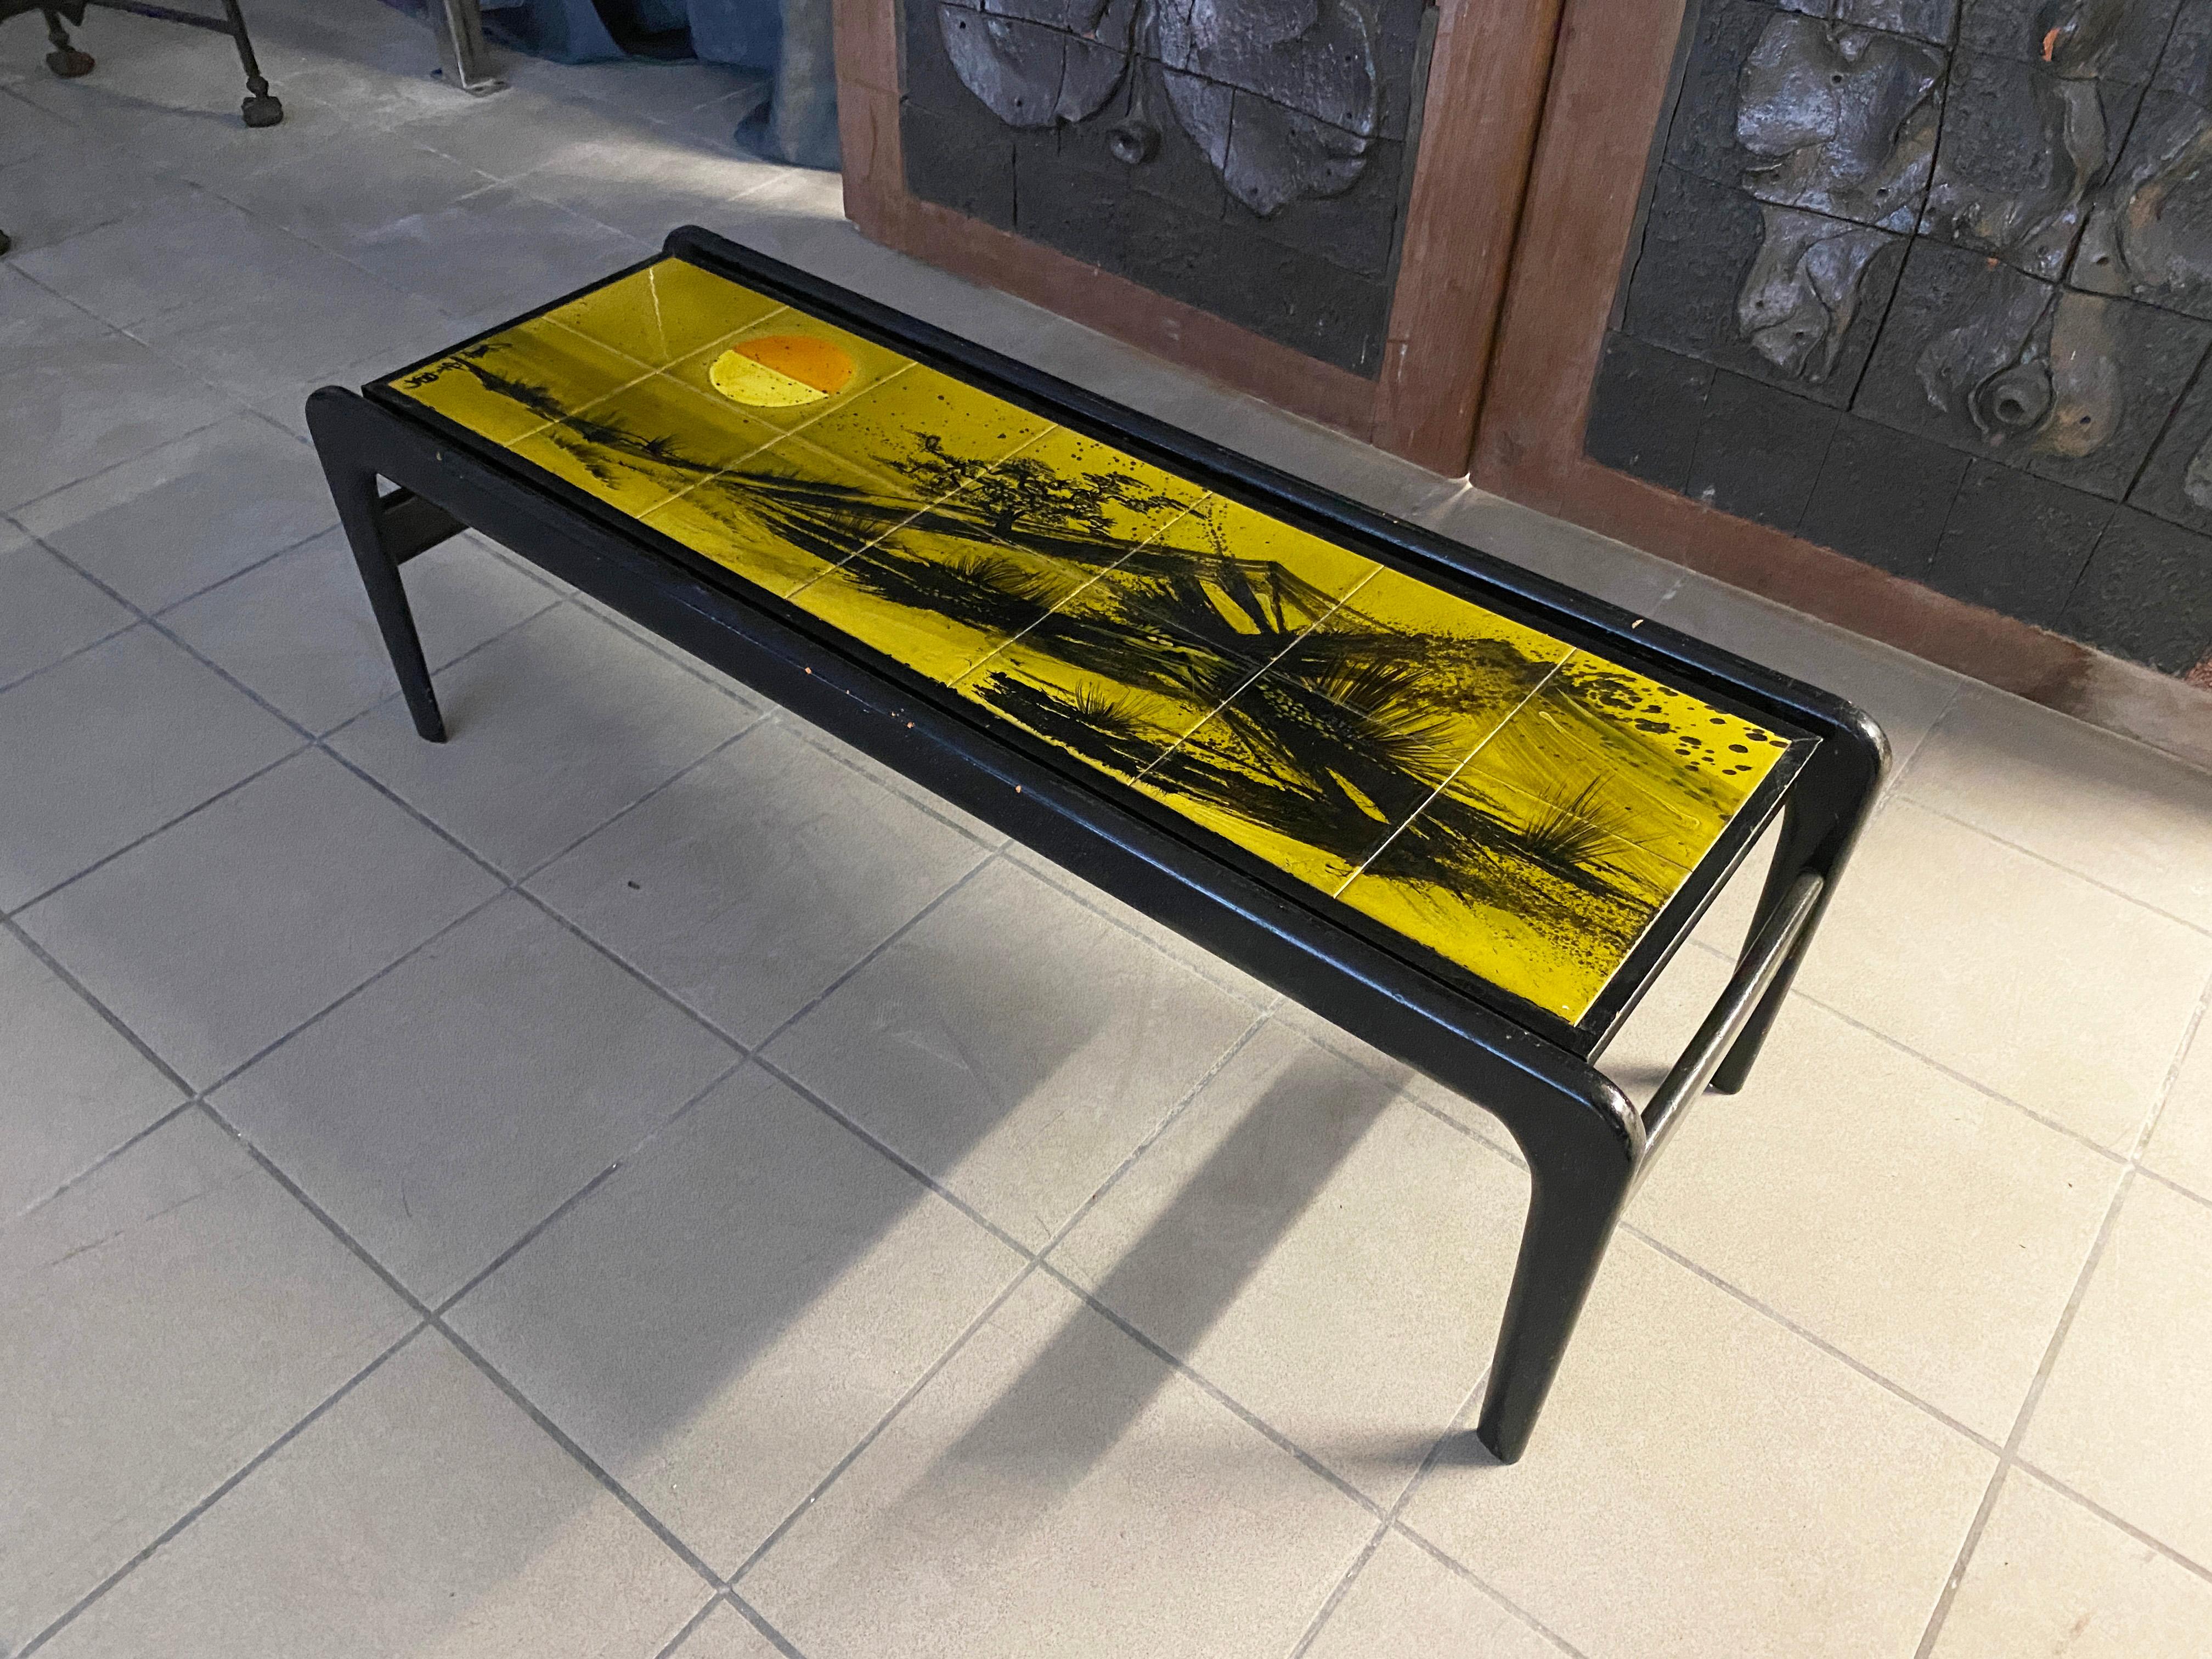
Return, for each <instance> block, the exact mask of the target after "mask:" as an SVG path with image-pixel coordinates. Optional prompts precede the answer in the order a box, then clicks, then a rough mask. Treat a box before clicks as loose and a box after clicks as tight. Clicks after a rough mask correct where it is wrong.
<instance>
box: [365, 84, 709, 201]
mask: <svg viewBox="0 0 2212 1659" xmlns="http://www.w3.org/2000/svg"><path fill="white" fill-rule="evenodd" d="M639 125H640V124H639V123H638V122H636V121H635V120H625V119H623V118H622V116H621V115H620V113H619V112H617V111H614V110H610V109H606V108H602V107H600V106H596V105H591V104H580V103H578V102H577V101H576V100H564V99H560V98H552V97H548V96H547V95H546V94H544V93H542V92H535V91H532V89H530V88H527V87H519V86H512V85H511V86H509V87H508V88H507V91H506V92H504V93H502V94H500V96H499V97H498V98H497V99H496V100H491V99H476V98H468V99H454V100H451V101H450V102H448V103H447V104H444V105H441V106H439V107H437V108H435V109H430V110H426V111H424V112H422V113H421V114H419V115H417V116H416V118H414V119H412V120H410V121H409V122H408V123H407V124H406V125H404V127H399V128H396V129H394V131H397V132H398V134H399V135H400V136H402V137H406V138H408V139H410V141H412V142H413V143H418V144H422V145H424V146H426V147H427V148H428V149H435V150H436V151H437V152H438V153H439V154H440V155H446V156H449V157H451V158H452V159H453V160H454V161H459V162H462V163H464V164H465V165H467V166H469V167H474V168H475V169H477V171H478V172H479V173H488V174H489V175H490V176H491V177H492V178H495V179H501V180H512V179H517V178H520V176H522V175H523V174H524V173H531V172H534V171H535V170H536V169H538V167H544V166H545V165H546V164H547V163H548V162H550V161H554V160H556V159H557V158H558V157H559V155H560V154H561V152H562V150H564V149H567V148H568V147H569V146H570V145H572V144H577V143H594V142H596V143H621V142H623V141H624V140H626V139H633V138H635V137H636V136H637V133H638V129H639ZM669 228H673V227H669Z"/></svg>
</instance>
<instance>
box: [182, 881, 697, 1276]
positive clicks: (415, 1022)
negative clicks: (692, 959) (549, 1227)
mask: <svg viewBox="0 0 2212 1659" xmlns="http://www.w3.org/2000/svg"><path fill="white" fill-rule="evenodd" d="M736 1059H737V1055H736V1054H735V1052H734V1051H733V1050H732V1049H731V1048H729V1047H728V1046H727V1045H726V1044H725V1043H723V1042H720V1040H719V1039H717V1038H715V1037H714V1036H713V1035H712V1034H711V1033H709V1032H708V1031H707V1030H703V1029H702V1027H700V1026H699V1025H698V1024H696V1022H695V1021H693V1020H691V1019H690V1018H688V1017H686V1016H685V1015H684V1014H683V1013H681V1012H678V1010H676V1009H674V1008H671V1007H670V1006H668V1004H666V1003H665V1002H664V1001H663V1000H661V999H660V998H659V997H658V996H656V995H654V994H653V993H652V992H651V991H649V990H647V988H646V987H643V986H641V985H640V984H639V983H638V982H637V981H635V980H634V979H632V978H631V977H630V976H629V975H628V974H625V973H624V972H623V970H622V969H619V968H617V967H616V966H615V965H614V964H613V963H611V962H609V961H608V960H607V959H606V958H605V957H603V956H601V955H600V954H599V952H598V951H595V950H593V949H592V947H591V946H590V945H586V943H584V941H582V940H581V939H577V938H576V937H575V936H574V934H573V933H569V932H568V930H567V929H566V928H564V927H562V926H561V925H560V924H559V923H558V922H556V921H551V920H550V919H549V918H548V917H546V916H545V915H544V914H543V913H542V912H540V911H539V910H538V908H536V907H535V906H534V905H532V904H531V903H530V902H528V901H527V900H525V899H522V898H519V897H510V898H506V899H501V900H499V901H497V902H495V903H493V904H492V905H490V906H489V907H488V908H485V909H483V910H482V911H480V912H478V913H477V915H474V916H472V917H471V918H470V919H469V920H468V921H465V922H464V923H463V924H462V925H461V926H459V927H456V928H453V930H452V931H450V932H449V933H445V934H443V935H441V937H439V938H438V939H434V940H433V941H431V943H429V944H428V945H426V946H424V947H423V948H422V950H420V951H416V953H415V954H414V955H413V956H411V957H409V958H407V960H406V961H404V963H401V964H400V965H399V966H398V967H397V968H395V969H392V972H390V973H388V974H386V975H384V976H383V977H382V978H380V979H379V980H376V981H374V982H373V983H371V984H370V985H369V986H368V987H367V988H365V989H364V990H362V992H361V993H360V994H358V995H356V996H354V997H351V998H349V999H348V1000H346V1001H344V1002H343V1003H341V1004H340V1005H339V1006H337V1008H335V1009H333V1010H332V1011H331V1012H330V1013H329V1014H328V1015H326V1016H325V1018H322V1019H320V1020H318V1021H317V1022H316V1023H315V1024H313V1025H311V1026H309V1027H308V1028H307V1030H303V1031H301V1032H300V1033H298V1034H297V1035H295V1036H294V1037H292V1038H291V1040H290V1041H289V1042H285V1043H284V1044H283V1045H282V1046H281V1047H279V1048H276V1049H275V1050H273V1051H272V1052H270V1054H266V1055H264V1057H263V1058H262V1059H261V1060H258V1061H256V1062H255V1063H254V1064H253V1065H252V1066H250V1067H248V1068H247V1069H246V1072H244V1073H242V1074H240V1076H239V1077H238V1078H237V1079H235V1080H234V1081H233V1082H230V1083H228V1084H226V1085H224V1086H223V1087H222V1089H220V1090H218V1091H216V1093H215V1095H214V1096H213V1097H211V1100H212V1103H213V1104H214V1105H215V1107H216V1109H217V1110H219V1111H221V1112H222V1115H224V1117H225V1118H226V1119H227V1120H228V1121H230V1122H232V1123H234V1124H236V1125H237V1126H238V1127H239V1128H240V1130H241V1131H242V1132H243V1133H245V1134H246V1135H247V1136H248V1137H250V1138H251V1139H252V1141H253V1142H254V1144H255V1145H256V1146H259V1147H261V1148H262V1150H263V1151H264V1152H267V1153H268V1154H269V1156H270V1158H273V1159H275V1160H276V1164H278V1165H279V1166H280V1167H281V1168H283V1170H285V1172H286V1173H287V1174H289V1176H292V1178H293V1179H294V1180H295V1181H297V1182H299V1183H300V1185H301V1187H302V1188H304V1189H305V1190H306V1191H307V1193H308V1194H309V1195H310V1196H311V1197H313V1199H314V1200H315V1201H316V1202H317V1203H319V1204H320V1205H321V1206H323V1207H324V1208H325V1210H327V1211H328V1212H330V1213H331V1215H332V1216H333V1217H334V1218H336V1219H337V1222H338V1224H339V1225H341V1226H343V1227H344V1228H345V1229H346V1231H348V1232H349V1234H351V1235H352V1236H353V1237H355V1238H356V1239H358V1240H359V1241H360V1242H361V1243H362V1245H363V1246H364V1247H365V1248H366V1249H368V1251H369V1252H370V1253H371V1254H372V1255H374V1256H375V1258H376V1259H377V1260H378V1261H380V1262H382V1263H383V1264H384V1265H385V1266H386V1267H387V1268H389V1269H390V1270H391V1271H392V1273H393V1274H394V1275H395V1276H396V1277H397V1278H398V1279H400V1280H401V1281H402V1282H404V1284H406V1285H408V1286H409V1287H410V1288H411V1289H412V1290H414V1291H416V1294H417V1295H420V1296H422V1297H424V1298H425V1299H426V1300H428V1301H433V1302H435V1301H439V1300H442V1299H443V1298H445V1297H449V1296H451V1295H452V1294H453V1292H454V1291H457V1290H459V1288H460V1287H461V1285H463V1284H465V1282H466V1281H467V1280H468V1279H469V1278H470V1276H471V1274H473V1273H477V1272H478V1271H480V1270H481V1269H482V1268H483V1267H485V1266H487V1265H488V1264H489V1263H490V1262H491V1261H493V1260H494V1259H495V1257H496V1256H497V1255H499V1253H500V1252H501V1250H503V1249H506V1248H507V1246H508V1245H510V1244H512V1243H514V1242H515V1240H517V1239H518V1238H520V1237H521V1236H522V1235H523V1234H524V1233H525V1232H526V1231H528V1230H529V1229H530V1228H531V1227H532V1226H533V1225H536V1224H537V1223H538V1222H539V1221H542V1220H543V1219H544V1218H545V1217H546V1216H548V1215H550V1214H551V1213H552V1212H553V1211H554V1210H555V1209H556V1208H557V1207H558V1206H560V1205H561V1204H562V1202H563V1201H564V1200H567V1199H568V1198H569V1197H570V1196H571V1195H572V1194H574V1193H575V1192H576V1191H577V1190H578V1189H579V1188H581V1187H582V1186H583V1184H584V1183H585V1182H586V1181H589V1180H590V1179H591V1178H592V1176H596V1175H598V1174H599V1172H600V1171H601V1170H605V1169H606V1168H607V1167H608V1165H610V1164H613V1163H614V1162H615V1161H617V1159H619V1158H622V1157H623V1155H624V1154H625V1153H627V1152H629V1150H630V1149H631V1148H632V1147H634V1146H636V1145H637V1144H638V1143H639V1142H640V1141H641V1140H643V1139H645V1138H646V1137H647V1136H648V1135H650V1134H652V1133H653V1131H655V1130H656V1129H658V1128H659V1127H660V1126H661V1125H662V1124H664V1123H665V1122H666V1121H668V1120H669V1119H670V1118H671V1117H672V1116H673V1115H675V1114H676V1113H677V1112H678V1111H679V1110H680V1109H682V1108H683V1107H684V1104H685V1103H687V1102H689V1101H690V1100H691V1099H693V1098H694V1097H696V1096H697V1095H698V1094H699V1093H700V1092H701V1091H702V1090H704V1089H705V1088H706V1087H707V1086H708V1085H709V1084H711V1083H713V1082H714V1080H715V1079H716V1078H717V1077H718V1076H720V1074H721V1073H722V1072H723V1071H725V1070H726V1068H727V1067H728V1066H730V1065H731V1064H732V1062H734V1061H735V1060H736Z"/></svg>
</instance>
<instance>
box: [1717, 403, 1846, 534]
mask: <svg viewBox="0 0 2212 1659" xmlns="http://www.w3.org/2000/svg"><path fill="white" fill-rule="evenodd" d="M1839 418H1840V416H1838V414H1837V412H1836V411H1835V410H1832V409H1823V408H1822V407H1821V406H1820V404H1814V403H1808V402H1807V401H1806V400H1805V399H1804V398H1793V397H1791V396H1790V394H1789V393H1788V392H1783V391H1780V390H1778V389H1777V388H1775V387H1773V386H1764V385H1761V384H1760V383H1759V381H1757V380H1746V379H1744V378H1743V376H1741V374H1716V375H1714V376H1713V384H1712V388H1711V391H1710V392H1708V393H1707V394H1706V398H1705V424H1704V425H1703V426H1702V427H1700V428H1699V431H1698V442H1697V447H1696V450H1695V451H1694V452H1693V453H1692V456H1691V459H1690V477H1689V482H1688V483H1687V484H1686V486H1685V488H1684V490H1683V493H1684V494H1685V495H1688V496H1689V497H1690V498H1691V499H1692V500H1693V501H1703V502H1705V504H1706V505H1707V506H1708V507H1718V508H1720V510H1721V511H1722V512H1723V513H1734V514H1735V516H1736V517H1737V518H1740V519H1750V520H1754V521H1755V522H1757V523H1759V524H1766V525H1772V526H1774V527H1775V528H1776V529H1778V530H1795V529H1796V527H1797V520H1799V519H1800V518H1801V517H1802V515H1803V513H1804V511H1805V503H1806V501H1808V500H1809V499H1810V498H1811V495H1812V493H1813V483H1814V479H1816V478H1817V477H1819V476H1820V463H1821V460H1822V459H1823V458H1824V457H1825V456H1826V453H1827V448H1828V441H1829V439H1830V438H1831V437H1832V435H1834V433H1835V429H1836V422H1837V421H1838V419H1839Z"/></svg>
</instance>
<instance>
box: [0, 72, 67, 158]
mask: <svg viewBox="0 0 2212 1659" xmlns="http://www.w3.org/2000/svg"><path fill="white" fill-rule="evenodd" d="M75 138H76V129H75V128H73V127H72V126H70V124H69V123H68V122H66V121H64V120H63V119H62V118H60V117H58V116H56V115H50V114H48V113H47V112H46V111H45V110H42V109H40V107H39V106H37V105H36V104H33V103H31V102H29V101H27V100H25V99H23V98H21V97H20V96H18V95H17V94H16V92H15V89H14V88H8V89H5V90H0V163H6V162H11V161H21V160H23V159H24V158H25V157H26V156H31V155H43V154H45V153H46V151H48V150H51V149H56V148H58V147H62V146H66V145H67V144H69V143H71V142H72V141H74V140H75Z"/></svg>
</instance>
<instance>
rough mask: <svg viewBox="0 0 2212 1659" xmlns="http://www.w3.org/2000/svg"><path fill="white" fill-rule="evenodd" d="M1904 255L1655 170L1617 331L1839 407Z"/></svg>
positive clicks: (1871, 236) (1876, 235) (1816, 220)
mask: <svg viewBox="0 0 2212 1659" xmlns="http://www.w3.org/2000/svg"><path fill="white" fill-rule="evenodd" d="M1904 252H1905V239H1904V238H1903V237H1901V236H1893V235H1891V234H1888V233H1887V232H1886V231H1881V230H1875V229H1872V228H1869V227H1866V226H1863V225H1853V224H1848V223H1845V222H1844V221H1842V220H1838V219H1831V218H1827V217H1825V216H1821V215H1819V214H1812V213H1802V212H1799V211H1797V210H1794V209H1790V208H1779V207H1775V206H1773V205H1771V204H1766V203H1760V202H1755V201H1753V200H1752V199H1751V197H1748V196H1747V195H1745V194H1744V193H1743V192H1742V191H1739V190H1732V189H1730V188H1729V187H1728V186H1726V185H1716V184H1713V183H1712V182H1711V181H1710V180H1708V179H1700V178H1698V177H1696V176H1695V175H1693V174H1691V173H1683V172H1680V171H1679V170H1677V169H1675V168H1673V167H1662V169H1661V170H1660V174H1659V179H1658V181H1657V185H1656V189H1655V190H1654V191H1653V195H1652V200H1651V210H1650V214H1649V215H1648V216H1647V217H1646V220H1645V223H1644V246H1643V249H1642V252H1641V253H1640V254H1639V256H1638V259H1637V262H1636V271H1635V275H1634V276H1633V278H1632V282H1631V284H1630V287H1629V291H1628V307H1627V313H1626V317H1625V319H1624V327H1625V328H1626V331H1627V332H1628V333H1631V334H1633V335H1634V336H1636V337H1638V339H1641V340H1645V341H1648V342H1649V343H1651V344H1653V345H1660V346H1665V347H1667V348H1668V349H1669V350H1674V351H1680V352H1684V353H1686V354H1687V355H1689V356H1694V357H1703V358H1705V360H1706V361H1707V362H1711V363H1713V364H1715V365H1716V366H1717V367H1719V368H1729V369H1734V370H1735V371H1736V372H1737V373H1739V374H1748V375H1751V376H1753V377H1754V378H1756V379H1759V380H1769V381H1771V382H1773V383H1775V384H1777V385H1779V386H1788V387H1790V389H1791V390H1792V391H1794V392H1796V393H1797V394H1798V395H1799V396H1802V397H1805V398H1813V399H1814V400H1816V401H1818V402H1820V403H1825V404H1833V405H1836V406H1838V407H1841V406H1842V405H1844V404H1848V403H1849V402H1850V398H1851V393H1852V391H1853V389H1854V388H1855V387H1856V386H1857V384H1858V379H1859V375H1860V374H1861V373H1862V372H1863V370H1864V368H1865V367H1866V362H1867V359H1868V356H1869V354H1870V353H1871V352H1872V350H1873V349H1874V345H1875V339H1876V337H1877V336H1878V334H1879V332H1880V331H1881V318H1882V313H1884V311H1886V310H1887V307H1888V305H1889V301H1890V294H1891V291H1892V289H1893V288H1894V287H1895V285H1896V282H1897V274H1898V271H1899V267H1900V264H1901V262H1902V255H1903V254H1904Z"/></svg>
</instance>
